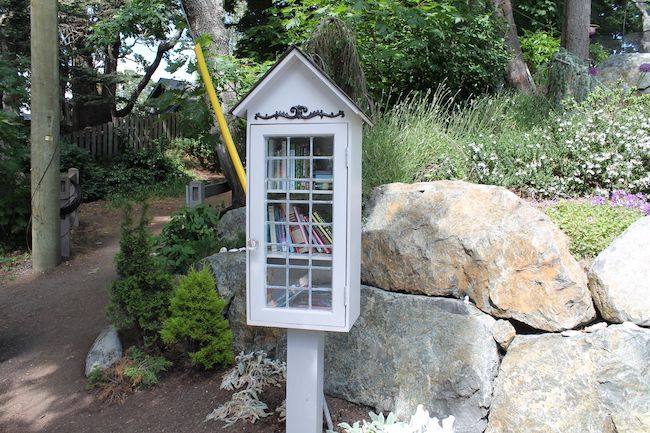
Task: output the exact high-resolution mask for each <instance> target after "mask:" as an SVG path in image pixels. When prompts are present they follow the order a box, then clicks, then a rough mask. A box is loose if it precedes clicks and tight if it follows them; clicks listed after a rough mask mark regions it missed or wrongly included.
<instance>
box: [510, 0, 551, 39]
mask: <svg viewBox="0 0 650 433" xmlns="http://www.w3.org/2000/svg"><path fill="white" fill-rule="evenodd" d="M561 3H562V2H560V1H558V0H518V1H516V2H513V5H512V6H513V13H514V17H515V21H516V22H517V27H518V28H519V30H520V31H537V30H544V31H550V32H555V33H559V32H560V30H561V29H560V27H561V26H560V21H561V17H562V4H561Z"/></svg>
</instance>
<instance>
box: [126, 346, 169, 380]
mask: <svg viewBox="0 0 650 433" xmlns="http://www.w3.org/2000/svg"><path fill="white" fill-rule="evenodd" d="M127 359H128V360H129V361H131V362H127V363H126V365H125V366H124V376H125V377H126V378H127V379H129V380H130V382H131V386H132V387H133V388H138V387H140V386H152V385H155V384H157V383H158V382H159V380H160V374H161V373H162V372H164V371H167V369H168V368H169V367H171V366H172V362H171V361H169V360H168V359H165V358H164V357H162V356H151V355H147V354H146V353H144V352H143V351H142V350H140V349H139V348H138V347H136V346H132V347H130V348H129V350H128V351H127Z"/></svg>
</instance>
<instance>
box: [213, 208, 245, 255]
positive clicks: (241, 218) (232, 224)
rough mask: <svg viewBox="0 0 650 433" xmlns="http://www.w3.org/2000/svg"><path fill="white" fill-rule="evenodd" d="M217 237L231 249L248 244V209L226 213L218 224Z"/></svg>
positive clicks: (238, 209)
mask: <svg viewBox="0 0 650 433" xmlns="http://www.w3.org/2000/svg"><path fill="white" fill-rule="evenodd" d="M217 236H218V238H219V239H220V240H221V241H222V242H223V244H224V245H227V246H228V247H230V248H236V247H243V246H244V245H245V243H246V208H245V207H240V208H237V209H232V210H229V211H228V212H226V213H225V214H224V215H223V216H222V217H221V219H220V220H219V223H218V224H217Z"/></svg>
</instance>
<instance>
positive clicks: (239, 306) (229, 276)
mask: <svg viewBox="0 0 650 433" xmlns="http://www.w3.org/2000/svg"><path fill="white" fill-rule="evenodd" d="M204 262H205V263H208V264H209V266H210V269H211V270H212V273H213V274H214V276H215V279H216V282H217V292H218V293H219V296H221V297H222V298H223V299H224V300H225V301H226V317H227V318H228V321H229V323H230V329H231V330H232V334H233V351H234V352H235V353H239V352H242V351H243V352H253V351H256V350H264V351H265V352H267V353H268V354H269V355H270V356H271V357H273V358H279V359H286V353H287V343H286V330H284V329H280V328H265V327H260V326H248V325H247V324H246V253H245V252H243V251H242V252H225V253H218V254H214V255H212V256H209V257H206V258H205V260H204Z"/></svg>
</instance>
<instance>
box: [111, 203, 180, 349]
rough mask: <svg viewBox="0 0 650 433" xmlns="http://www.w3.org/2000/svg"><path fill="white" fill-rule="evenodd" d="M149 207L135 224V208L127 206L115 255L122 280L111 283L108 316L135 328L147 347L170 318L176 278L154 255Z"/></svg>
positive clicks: (113, 320)
mask: <svg viewBox="0 0 650 433" xmlns="http://www.w3.org/2000/svg"><path fill="white" fill-rule="evenodd" d="M146 212H147V206H146V205H143V206H142V209H141V212H140V215H139V219H138V221H137V222H136V223H134V221H133V216H132V214H133V207H132V206H131V205H126V206H125V208H124V220H123V222H122V233H121V237H120V251H119V253H118V254H117V255H116V256H115V264H116V268H117V273H118V275H119V277H120V278H119V279H118V280H116V281H114V282H113V283H112V284H111V287H110V289H109V303H108V308H107V315H108V318H109V320H110V321H111V322H112V323H113V324H114V325H115V326H116V327H117V328H118V329H122V330H124V329H135V330H136V331H137V332H138V335H139V336H140V337H141V338H142V341H143V343H144V345H145V346H146V347H152V346H155V345H156V344H157V343H158V339H159V332H160V328H161V326H162V323H163V321H164V320H165V319H166V318H167V316H168V308H169V296H170V294H171V292H172V289H173V280H172V277H171V276H170V275H169V274H167V273H166V272H165V271H164V270H163V267H162V264H161V261H160V260H159V259H157V258H156V257H155V256H154V255H153V239H152V236H151V234H150V233H149V231H148V229H147V224H148V219H147V218H146Z"/></svg>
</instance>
